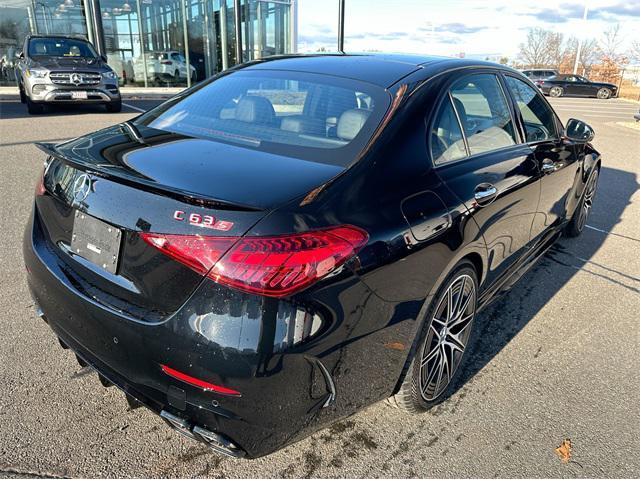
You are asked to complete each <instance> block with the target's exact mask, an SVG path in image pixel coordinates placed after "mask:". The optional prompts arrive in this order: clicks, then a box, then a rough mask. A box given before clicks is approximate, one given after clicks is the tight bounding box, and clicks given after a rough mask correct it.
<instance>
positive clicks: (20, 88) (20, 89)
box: [18, 83, 27, 103]
mask: <svg viewBox="0 0 640 479" xmlns="http://www.w3.org/2000/svg"><path fill="white" fill-rule="evenodd" d="M18 91H19V92H20V103H26V102H27V95H25V94H24V87H23V86H22V83H19V84H18Z"/></svg>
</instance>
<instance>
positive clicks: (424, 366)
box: [388, 261, 478, 414]
mask: <svg viewBox="0 0 640 479" xmlns="http://www.w3.org/2000/svg"><path fill="white" fill-rule="evenodd" d="M460 292H462V296H461V295H460ZM460 299H461V300H462V303H460V302H459V301H460ZM477 301H478V277H477V273H476V270H475V268H474V267H473V265H472V264H471V262H469V261H463V262H461V263H459V264H458V265H457V266H456V267H455V268H454V269H453V271H452V272H451V273H449V275H448V276H447V279H446V280H445V281H444V283H443V284H442V286H441V287H440V288H439V290H438V292H437V294H436V295H435V297H434V299H433V300H432V302H431V304H430V305H429V308H428V309H427V312H426V314H425V316H424V318H423V320H422V327H421V329H420V332H419V333H418V337H417V340H416V341H415V344H414V346H413V348H412V351H411V353H410V358H409V359H408V360H407V362H408V364H409V366H408V367H407V368H406V370H405V377H404V380H403V382H402V384H401V385H400V388H399V390H398V392H397V393H396V394H395V395H394V396H392V397H390V398H389V400H388V402H389V403H390V404H391V405H392V406H394V407H397V408H399V409H402V410H404V411H406V412H409V413H412V414H417V413H421V412H423V411H426V410H428V409H430V408H432V407H433V406H435V405H437V404H439V403H440V402H442V401H444V400H446V399H447V398H448V397H449V395H450V393H451V389H452V385H453V384H454V383H455V378H456V372H457V371H458V370H459V366H460V364H461V363H462V360H463V358H464V357H465V356H466V355H465V353H466V352H467V351H468V350H469V349H471V348H472V347H473V344H474V343H475V335H474V334H473V332H474V328H473V325H474V322H475V315H476V314H475V313H476V306H477ZM449 310H452V311H453V315H452V316H451V315H450V313H449ZM447 318H448V319H447ZM449 328H450V329H449ZM460 347H462V349H460ZM443 352H444V355H443ZM445 358H446V361H444V359H445ZM445 365H446V377H445V376H444V375H445ZM443 380H444V381H445V382H443ZM434 381H435V383H434ZM432 385H433V386H432Z"/></svg>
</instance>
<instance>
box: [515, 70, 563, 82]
mask: <svg viewBox="0 0 640 479" xmlns="http://www.w3.org/2000/svg"><path fill="white" fill-rule="evenodd" d="M521 71H522V74H523V75H524V76H526V77H527V78H528V79H529V80H531V81H536V80H546V79H547V78H550V77H552V76H555V75H557V74H558V70H553V69H548V68H540V69H538V68H533V69H529V70H521Z"/></svg>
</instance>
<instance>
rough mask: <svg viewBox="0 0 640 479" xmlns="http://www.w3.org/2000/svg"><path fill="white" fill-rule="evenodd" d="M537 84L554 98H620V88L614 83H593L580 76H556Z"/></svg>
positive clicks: (539, 81)
mask: <svg viewBox="0 0 640 479" xmlns="http://www.w3.org/2000/svg"><path fill="white" fill-rule="evenodd" d="M535 83H536V85H538V87H539V88H540V89H541V90H542V91H543V93H544V94H545V95H549V96H553V97H559V96H591V97H596V98H600V99H601V100H606V99H608V98H613V97H616V96H618V87H617V86H616V85H614V84H613V83H603V82H592V81H589V80H587V79H586V78H585V77H581V76H580V75H556V76H553V77H551V78H547V79H546V80H538V81H536V82H535Z"/></svg>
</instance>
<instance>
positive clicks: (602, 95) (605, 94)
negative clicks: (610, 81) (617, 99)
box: [596, 88, 611, 100]
mask: <svg viewBox="0 0 640 479" xmlns="http://www.w3.org/2000/svg"><path fill="white" fill-rule="evenodd" d="M596 96H597V97H598V98H599V99H600V100H608V99H609V98H611V90H609V89H608V88H600V89H599V90H598V93H596Z"/></svg>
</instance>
